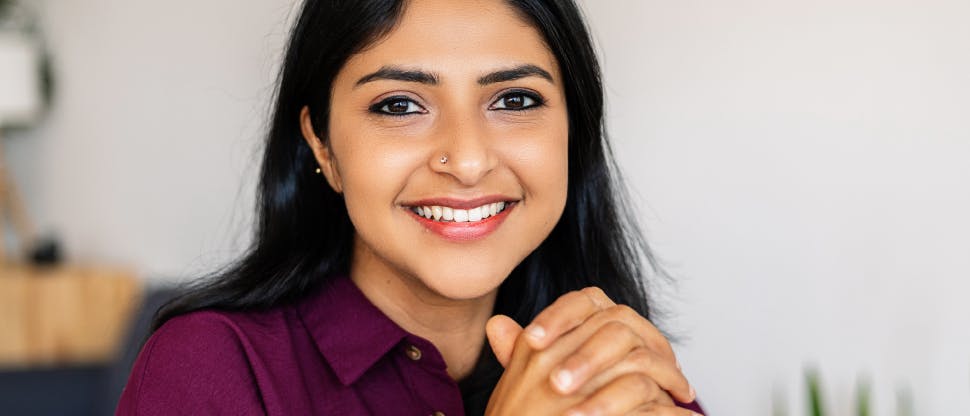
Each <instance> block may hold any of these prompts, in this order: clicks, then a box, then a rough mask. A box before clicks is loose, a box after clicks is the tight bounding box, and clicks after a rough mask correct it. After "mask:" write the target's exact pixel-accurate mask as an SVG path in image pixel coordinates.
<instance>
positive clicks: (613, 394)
mask: <svg viewBox="0 0 970 416" xmlns="http://www.w3.org/2000/svg"><path fill="white" fill-rule="evenodd" d="M598 71H599V70H598V67H597V64H596V59H595V56H594V54H593V51H592V49H591V46H590V42H589V38H588V34H587V32H586V29H585V27H584V25H583V22H582V20H581V17H580V14H579V11H578V10H577V9H576V6H575V5H574V4H573V3H572V1H568V0H559V1H553V0H516V1H511V0H475V1H460V2H459V1H451V0H411V1H391V0H381V1H379V0H367V1H362V0H343V1H337V0H307V1H306V3H305V4H304V7H303V10H302V12H301V14H300V16H299V18H298V20H297V22H296V25H295V27H294V29H293V32H292V37H291V39H290V44H289V47H288V50H287V53H286V60H285V64H284V67H283V69H282V74H281V79H280V86H279V91H278V100H277V102H276V109H275V116H274V118H273V123H272V127H271V130H270V133H269V138H268V142H267V144H266V149H265V156H264V159H263V167H262V169H263V170H262V177H261V181H260V188H259V191H260V193H259V222H258V225H257V233H256V236H255V239H254V243H253V247H252V249H251V250H250V251H249V252H248V253H247V254H246V255H245V256H244V257H243V258H242V259H241V260H240V261H239V262H238V263H237V264H235V265H234V266H232V267H231V268H229V269H228V270H225V271H224V272H222V273H220V274H219V275H218V276H215V277H214V278H212V279H210V280H208V283H206V284H204V285H203V286H200V287H198V288H196V289H195V290H193V291H191V292H190V293H188V294H187V295H185V296H184V297H181V298H179V299H177V300H175V301H174V302H172V303H170V304H169V305H167V306H166V307H165V308H163V309H162V310H161V311H160V314H159V317H158V320H157V322H156V328H157V330H156V331H155V333H154V334H153V335H152V337H151V338H150V339H149V341H148V342H147V343H146V344H145V346H144V348H143V350H142V353H141V354H140V356H139V358H138V361H137V363H136V365H135V368H134V369H133V371H132V376H131V378H130V380H129V384H128V386H127V387H126V389H125V392H124V394H123V396H122V400H121V402H120V403H119V407H118V413H119V414H173V413H193V414H262V413H267V414H281V415H282V414H399V415H409V414H436V415H437V414H447V415H455V414H462V413H467V414H483V413H484V414H490V415H510V414H516V415H520V414H525V415H545V414H550V415H551V414H566V412H573V413H570V414H611V415H612V414H617V415H625V414H654V415H691V414H695V413H693V412H692V411H690V410H687V409H686V408H682V407H678V406H677V405H676V404H675V402H674V399H676V400H679V401H680V402H691V401H693V399H694V397H693V396H694V393H693V389H692V388H690V386H689V385H688V383H687V381H686V380H685V379H684V378H683V375H682V374H681V373H680V371H679V366H678V365H677V364H676V361H675V359H674V357H673V353H672V351H671V349H670V346H669V344H667V342H666V340H665V339H664V338H663V336H662V335H660V334H659V332H658V331H657V330H656V328H654V327H653V326H652V325H651V324H650V323H649V321H647V319H646V318H644V317H647V316H649V315H648V313H649V309H648V305H647V303H646V297H645V293H644V290H643V288H642V286H641V284H640V282H641V280H640V279H641V277H642V276H641V270H642V265H641V264H640V259H641V258H649V257H646V256H648V252H647V251H646V248H645V247H646V246H645V245H644V244H643V243H642V241H641V240H640V239H639V237H638V235H637V234H636V233H635V231H636V230H635V227H632V226H631V225H630V223H629V222H627V221H625V218H627V217H626V216H625V215H626V213H625V212H623V211H622V210H621V209H620V205H619V203H618V200H617V199H615V197H614V192H615V191H616V188H615V186H614V183H613V180H612V179H611V170H610V165H609V164H608V163H609V162H608V160H609V159H608V158H607V156H608V148H607V147H606V144H605V142H604V141H603V137H602V107H603V102H602V88H601V85H600V82H599V72H598ZM618 304H619V305H627V306H617V305H618ZM526 324H528V326H527V328H526V329H525V330H523V329H522V327H521V326H520V325H526ZM486 339H487V341H488V344H489V345H486ZM503 368H504V370H503ZM456 380H457V381H456ZM688 407H689V408H691V409H694V410H697V411H699V408H697V407H696V405H692V406H688Z"/></svg>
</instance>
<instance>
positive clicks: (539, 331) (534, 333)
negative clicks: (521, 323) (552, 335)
mask: <svg viewBox="0 0 970 416" xmlns="http://www.w3.org/2000/svg"><path fill="white" fill-rule="evenodd" d="M525 334H526V335H528V336H529V338H532V339H534V340H536V341H542V338H544V337H545V336H546V330H545V329H543V328H542V327H541V326H539V325H529V327H528V328H526V330H525Z"/></svg>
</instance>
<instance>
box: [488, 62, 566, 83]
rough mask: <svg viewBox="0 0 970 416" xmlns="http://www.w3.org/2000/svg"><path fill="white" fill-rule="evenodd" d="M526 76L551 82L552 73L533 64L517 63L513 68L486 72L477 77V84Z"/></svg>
mask: <svg viewBox="0 0 970 416" xmlns="http://www.w3.org/2000/svg"><path fill="white" fill-rule="evenodd" d="M526 77H540V78H543V79H545V80H546V81H549V82H553V81H552V75H550V74H549V71H546V70H545V69H542V68H539V67H538V66H535V65H519V66H517V67H514V68H509V69H503V70H501V71H495V72H492V73H490V74H487V75H485V76H483V77H481V78H479V79H478V85H481V86H486V85H488V84H495V83H498V82H508V81H515V80H517V79H522V78H526Z"/></svg>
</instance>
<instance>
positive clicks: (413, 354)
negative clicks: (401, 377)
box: [404, 345, 444, 416]
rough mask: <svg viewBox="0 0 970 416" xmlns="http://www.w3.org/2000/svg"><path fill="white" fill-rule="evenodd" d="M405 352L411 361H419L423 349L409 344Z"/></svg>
mask: <svg viewBox="0 0 970 416" xmlns="http://www.w3.org/2000/svg"><path fill="white" fill-rule="evenodd" d="M404 353H405V354H407V356H408V358H410V359H411V361H418V360H420V359H421V350H419V349H418V347H415V346H414V345H408V348H407V350H405V351H404ZM439 413H440V412H439ZM435 416H437V414H435ZM442 416H444V414H442Z"/></svg>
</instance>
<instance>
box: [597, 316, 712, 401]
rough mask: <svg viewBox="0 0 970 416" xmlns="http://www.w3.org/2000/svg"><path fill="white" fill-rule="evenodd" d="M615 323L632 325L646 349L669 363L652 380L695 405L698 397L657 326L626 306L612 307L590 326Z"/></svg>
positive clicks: (657, 368) (656, 371)
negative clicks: (695, 399)
mask: <svg viewBox="0 0 970 416" xmlns="http://www.w3.org/2000/svg"><path fill="white" fill-rule="evenodd" d="M612 321H619V322H623V323H624V324H626V325H629V326H630V327H631V328H633V331H634V332H636V333H637V334H639V335H640V337H641V338H642V339H643V340H644V342H645V343H646V346H647V348H648V349H649V350H651V351H653V352H654V353H655V354H657V355H656V356H655V357H656V358H658V359H659V360H661V361H666V363H667V364H665V365H658V366H656V370H655V372H654V373H652V374H651V377H653V378H654V379H656V380H657V381H658V382H659V383H660V386H661V387H662V388H663V389H664V390H667V391H670V392H671V393H672V394H673V396H674V397H675V398H676V399H677V400H679V401H681V402H683V403H690V402H692V401H694V398H695V396H696V394H695V392H694V389H693V388H691V386H690V383H689V382H688V381H687V377H685V376H684V373H683V370H682V369H681V368H680V364H679V363H678V362H677V357H676V355H674V350H673V348H672V347H671V346H670V342H669V341H667V338H666V337H664V335H663V334H662V333H660V330H658V329H657V327H656V326H654V325H653V324H652V323H651V322H650V321H648V320H647V319H646V318H644V317H643V316H641V315H640V314H639V313H637V311H636V310H634V309H633V308H631V307H629V306H626V305H616V306H612V307H610V308H608V309H607V310H605V311H603V313H599V314H597V315H596V316H594V317H592V318H590V319H589V323H588V324H589V325H591V326H595V325H605V324H606V323H607V322H612Z"/></svg>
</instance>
